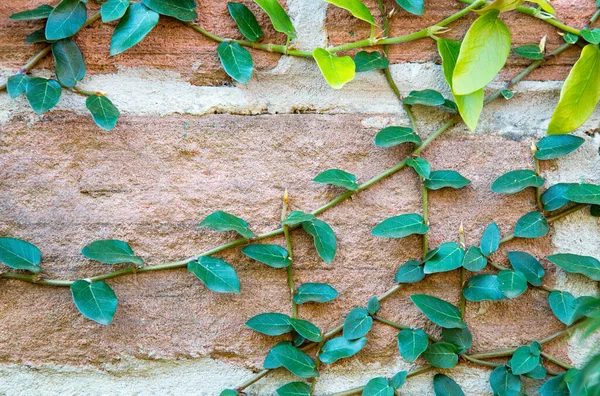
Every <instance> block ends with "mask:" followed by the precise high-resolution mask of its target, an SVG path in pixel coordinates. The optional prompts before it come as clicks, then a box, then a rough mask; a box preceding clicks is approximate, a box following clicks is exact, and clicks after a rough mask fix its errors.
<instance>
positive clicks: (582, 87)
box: [548, 44, 600, 135]
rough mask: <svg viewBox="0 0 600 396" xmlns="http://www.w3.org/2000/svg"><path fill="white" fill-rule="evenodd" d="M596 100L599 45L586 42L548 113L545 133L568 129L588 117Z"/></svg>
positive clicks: (599, 85)
mask: <svg viewBox="0 0 600 396" xmlns="http://www.w3.org/2000/svg"><path fill="white" fill-rule="evenodd" d="M599 101H600V48H598V46H597V45H593V44H588V45H586V46H585V48H584V49H583V51H581V57H580V58H579V60H578V61H577V63H575V66H573V69H571V72H570V73H569V76H568V77H567V79H566V80H565V83H564V84H563V87H562V90H561V91H560V100H559V102H558V106H556V109H555V110H554V113H553V114H552V119H551V120H550V125H548V134H549V135H560V134H564V133H569V132H571V131H574V130H575V129H577V128H579V127H580V126H581V125H583V123H584V122H585V121H586V120H587V119H588V118H590V116H591V115H592V113H593V112H594V109H595V108H596V105H597V104H598V102H599Z"/></svg>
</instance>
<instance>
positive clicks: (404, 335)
mask: <svg viewBox="0 0 600 396" xmlns="http://www.w3.org/2000/svg"><path fill="white" fill-rule="evenodd" d="M428 345H429V339H428V337H427V334H426V333H425V332H424V331H423V330H421V329H402V331H400V333H398V349H399V350H400V354H401V355H402V358H404V360H406V361H408V362H411V363H412V362H414V361H415V360H417V358H418V357H419V356H420V355H421V354H422V353H423V352H425V350H426V349H427V346H428Z"/></svg>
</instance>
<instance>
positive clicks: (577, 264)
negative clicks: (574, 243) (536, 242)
mask: <svg viewBox="0 0 600 396" xmlns="http://www.w3.org/2000/svg"><path fill="white" fill-rule="evenodd" d="M548 260H550V262H551V263H553V264H555V265H558V266H559V267H560V268H562V269H564V270H565V271H567V272H571V273H575V274H582V275H585V276H587V277H588V278H590V279H592V280H595V281H600V261H598V260H597V259H595V258H594V257H590V256H579V255H576V254H570V253H559V254H554V255H552V256H548Z"/></svg>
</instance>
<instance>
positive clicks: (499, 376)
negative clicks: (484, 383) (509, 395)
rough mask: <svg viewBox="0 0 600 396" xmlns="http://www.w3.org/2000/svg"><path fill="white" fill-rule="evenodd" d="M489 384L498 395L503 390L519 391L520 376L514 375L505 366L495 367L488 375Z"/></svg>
mask: <svg viewBox="0 0 600 396" xmlns="http://www.w3.org/2000/svg"><path fill="white" fill-rule="evenodd" d="M490 385H491V386H492V390H493V391H494V395H500V394H503V393H504V392H509V391H515V392H520V391H521V377H519V376H518V375H514V374H513V373H512V372H511V371H510V369H509V368H507V367H506V366H500V367H496V368H495V369H494V371H492V374H491V375H490Z"/></svg>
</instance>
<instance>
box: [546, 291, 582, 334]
mask: <svg viewBox="0 0 600 396" xmlns="http://www.w3.org/2000/svg"><path fill="white" fill-rule="evenodd" d="M548 303H549V304H550V309H551V310H552V313H553V314H554V316H556V318H557V319H558V320H560V321H561V322H563V323H564V324H566V325H567V326H570V325H572V324H573V322H574V321H575V319H576V313H577V304H576V303H575V297H573V295H572V294H571V293H569V292H566V291H558V290H555V291H553V292H552V293H550V295H549V296H548Z"/></svg>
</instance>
